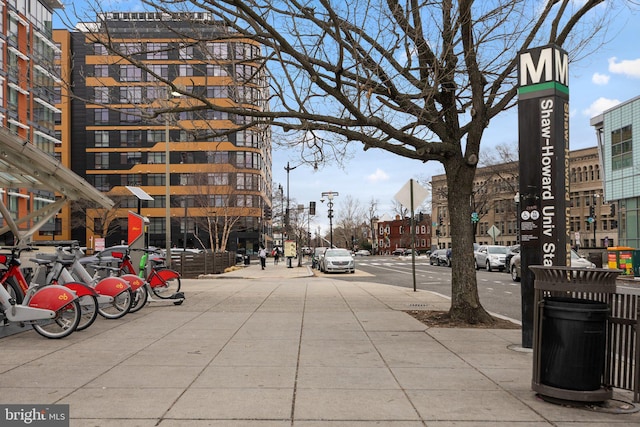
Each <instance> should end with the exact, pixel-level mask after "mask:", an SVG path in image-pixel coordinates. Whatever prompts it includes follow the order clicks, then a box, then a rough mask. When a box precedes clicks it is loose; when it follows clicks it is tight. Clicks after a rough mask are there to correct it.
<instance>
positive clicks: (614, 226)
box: [611, 219, 618, 228]
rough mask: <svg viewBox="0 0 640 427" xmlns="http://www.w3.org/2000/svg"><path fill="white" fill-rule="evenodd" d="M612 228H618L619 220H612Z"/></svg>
mask: <svg viewBox="0 0 640 427" xmlns="http://www.w3.org/2000/svg"><path fill="white" fill-rule="evenodd" d="M611 228H618V221H617V220H615V219H614V220H612V221H611Z"/></svg>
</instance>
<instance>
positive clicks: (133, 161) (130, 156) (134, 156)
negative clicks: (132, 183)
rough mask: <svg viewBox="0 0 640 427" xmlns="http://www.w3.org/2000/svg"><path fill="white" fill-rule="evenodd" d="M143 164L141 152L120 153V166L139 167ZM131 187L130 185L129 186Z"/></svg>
mask: <svg viewBox="0 0 640 427" xmlns="http://www.w3.org/2000/svg"><path fill="white" fill-rule="evenodd" d="M140 163H142V153H140V152H135V151H134V152H131V151H130V152H128V153H120V164H122V165H137V164H140ZM127 185H129V184H127Z"/></svg>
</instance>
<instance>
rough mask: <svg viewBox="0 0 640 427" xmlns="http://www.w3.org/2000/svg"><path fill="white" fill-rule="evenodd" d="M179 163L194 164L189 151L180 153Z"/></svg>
mask: <svg viewBox="0 0 640 427" xmlns="http://www.w3.org/2000/svg"><path fill="white" fill-rule="evenodd" d="M180 163H181V164H185V163H194V161H193V152H191V151H183V152H182V153H180Z"/></svg>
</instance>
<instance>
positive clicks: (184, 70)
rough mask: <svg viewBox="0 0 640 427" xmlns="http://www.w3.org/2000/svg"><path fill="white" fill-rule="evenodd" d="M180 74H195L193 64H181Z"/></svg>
mask: <svg viewBox="0 0 640 427" xmlns="http://www.w3.org/2000/svg"><path fill="white" fill-rule="evenodd" d="M178 75H179V76H180V77H191V76H193V66H192V65H191V64H180V66H179V67H178Z"/></svg>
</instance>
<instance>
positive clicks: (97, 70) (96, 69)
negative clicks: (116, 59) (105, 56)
mask: <svg viewBox="0 0 640 427" xmlns="http://www.w3.org/2000/svg"><path fill="white" fill-rule="evenodd" d="M93 76H94V77H109V66H108V65H94V66H93Z"/></svg>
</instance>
